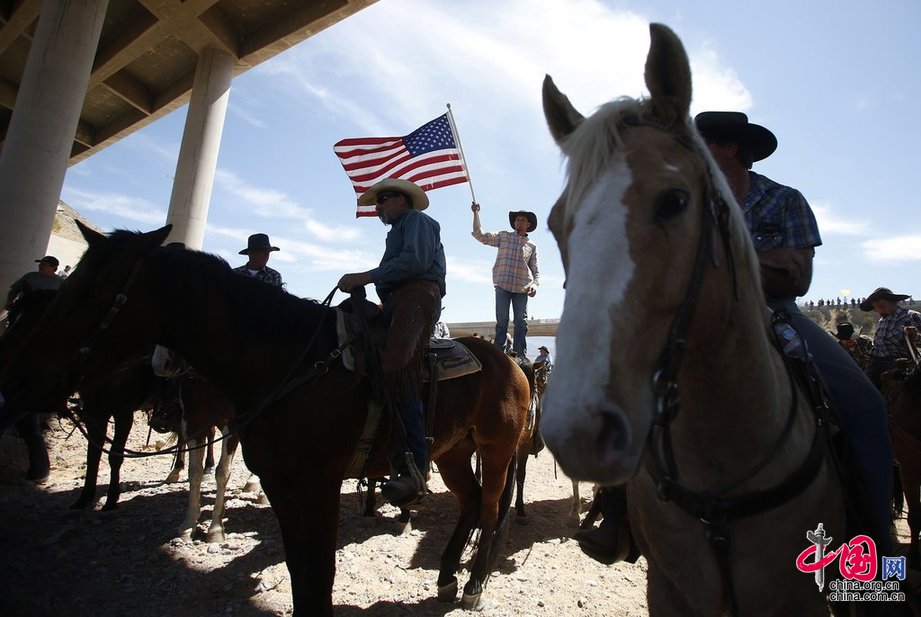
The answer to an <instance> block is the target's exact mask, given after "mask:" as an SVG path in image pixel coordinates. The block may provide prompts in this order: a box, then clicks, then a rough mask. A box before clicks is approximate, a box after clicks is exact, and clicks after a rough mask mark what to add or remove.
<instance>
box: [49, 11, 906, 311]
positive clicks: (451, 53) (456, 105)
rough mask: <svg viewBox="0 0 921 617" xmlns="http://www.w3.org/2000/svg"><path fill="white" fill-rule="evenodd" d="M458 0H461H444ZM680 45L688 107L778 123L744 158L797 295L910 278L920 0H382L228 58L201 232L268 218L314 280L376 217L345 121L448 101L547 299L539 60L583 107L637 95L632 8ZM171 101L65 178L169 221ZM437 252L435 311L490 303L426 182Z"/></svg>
mask: <svg viewBox="0 0 921 617" xmlns="http://www.w3.org/2000/svg"><path fill="white" fill-rule="evenodd" d="M461 6H463V10H459V9H460V7H461ZM650 21H658V22H662V23H665V24H667V25H669V26H670V27H672V28H673V29H674V30H675V31H676V32H677V34H678V36H679V37H681V38H682V40H683V42H684V44H685V47H686V49H687V51H688V54H689V56H690V59H691V65H692V72H693V80H694V98H693V102H692V113H697V112H699V111H703V110H706V109H722V110H730V109H733V110H740V111H745V112H746V113H748V115H749V117H750V118H751V120H752V121H754V122H757V123H760V124H763V125H765V126H767V127H768V128H769V129H771V130H772V131H773V132H774V133H775V134H776V135H777V137H778V140H779V143H780V146H779V148H778V150H777V152H776V153H775V154H774V155H773V156H772V157H770V158H769V159H767V160H765V161H762V162H760V163H757V164H756V165H755V171H758V172H759V173H762V174H765V175H767V176H769V177H771V178H773V179H774V180H777V181H778V182H781V183H783V184H788V185H790V186H794V187H796V188H798V189H799V190H800V191H802V193H803V194H804V195H805V196H806V198H807V199H808V200H809V202H810V204H811V205H812V207H813V209H814V210H815V212H816V215H817V218H818V221H819V226H820V230H821V232H822V236H823V239H824V242H825V244H824V246H822V247H820V248H819V249H818V250H817V255H816V260H815V276H814V279H813V284H812V289H811V290H810V292H809V294H808V295H807V296H806V299H814V300H817V299H818V298H820V297H826V298H828V297H831V298H834V297H836V296H842V295H847V294H850V295H851V296H854V297H860V296H866V295H868V294H869V293H870V292H871V291H872V290H873V289H874V288H876V287H878V286H881V285H882V286H887V287H891V288H892V289H894V290H895V291H896V292H900V293H909V294H914V295H916V296H918V297H921V286H919V282H918V277H917V276H916V271H917V269H918V268H919V266H921V221H919V217H918V216H917V215H916V212H917V201H918V197H917V195H916V194H915V189H914V181H915V180H916V179H917V175H918V174H919V173H921V154H919V152H921V148H919V144H921V114H919V110H918V102H919V100H921V71H919V70H918V68H917V64H918V61H919V60H921V37H918V36H917V28H918V26H919V24H921V3H918V2H917V1H916V0H891V1H890V0H881V2H878V3H867V2H857V1H854V0H838V1H831V0H827V1H826V0H800V1H792V0H781V1H775V2H769V3H768V2H763V3H744V2H738V1H734V2H729V1H724V0H717V1H708V2H694V3H688V2H683V1H680V0H670V1H666V0H655V1H652V2H650V1H643V2H640V1H638V0H637V1H632V2H631V1H624V2H615V1H600V0H505V1H503V2H495V1H493V0H470V1H465V2H463V3H459V2H451V1H449V0H380V1H379V2H378V3H376V4H374V5H372V6H371V7H369V8H367V9H365V10H363V11H361V12H359V13H358V14H356V15H355V16H353V17H351V18H349V19H348V20H346V21H345V22H343V23H340V24H337V25H335V26H333V27H331V28H328V29H327V30H324V31H323V32H320V33H318V34H316V35H315V36H313V37H312V38H310V39H308V40H307V41H305V42H304V43H302V44H301V45H299V46H297V47H295V48H293V49H291V50H289V51H287V52H285V53H283V54H281V55H279V56H277V57H276V58H274V59H273V60H271V61H269V62H267V63H264V64H262V65H260V66H258V67H256V68H255V69H252V70H250V71H249V72H247V73H245V74H243V75H241V76H239V77H237V78H236V79H235V80H234V83H233V89H232V92H231V97H230V106H229V109H228V113H227V120H226V125H225V129H224V134H223V139H222V142H221V153H220V157H219V159H218V172H217V177H216V180H215V185H214V194H213V196H212V201H211V208H210V213H209V220H208V228H207V232H206V235H205V241H204V250H206V251H209V252H213V253H217V254H219V255H221V256H223V257H224V258H225V259H227V260H228V261H229V262H230V264H231V265H234V266H236V265H239V264H241V263H243V261H244V258H243V257H241V256H238V255H237V251H238V250H239V249H240V248H243V247H244V246H245V244H246V237H247V236H248V235H249V234H250V233H254V232H257V231H261V232H266V233H268V234H269V235H270V237H271V239H272V241H273V243H274V244H276V245H277V246H279V247H281V249H282V251H281V252H278V253H273V256H272V261H271V262H270V265H272V266H273V267H275V268H276V269H278V270H279V271H280V272H281V273H282V275H283V277H284V279H285V281H286V282H287V288H288V290H289V291H290V292H292V293H295V294H297V295H300V296H306V297H312V298H322V297H324V296H325V295H326V294H327V293H328V292H329V290H330V289H332V288H333V286H334V285H335V283H336V281H337V280H338V279H339V277H340V276H341V275H342V274H344V273H346V272H354V271H359V270H364V269H367V268H370V267H372V266H374V265H376V264H377V262H378V260H379V258H380V255H381V253H382V252H383V246H384V237H385V235H386V230H387V228H385V227H384V226H383V225H381V223H380V221H378V220H377V219H373V218H363V219H358V220H356V219H355V218H354V213H355V197H354V193H353V191H352V188H351V185H350V183H349V180H348V178H347V177H346V175H345V173H344V172H343V170H342V168H341V166H340V164H339V161H338V159H337V158H336V157H335V155H334V154H333V144H334V143H335V142H336V141H338V140H340V139H342V138H345V137H367V136H389V135H402V134H405V133H408V132H409V131H411V130H413V129H415V128H417V127H418V126H420V125H421V124H423V123H424V122H427V121H428V120H431V119H432V118H435V117H436V116H438V115H440V114H442V113H444V111H445V103H451V105H452V108H453V110H454V115H455V119H456V122H457V126H458V131H459V133H460V138H461V141H462V143H463V147H464V151H465V154H466V158H467V164H468V166H469V170H470V175H471V178H472V180H473V188H474V190H475V191H476V196H477V199H478V201H479V202H480V203H481V204H482V212H481V219H482V221H483V227H484V229H485V230H487V231H497V230H500V229H506V228H508V216H507V213H508V211H509V210H513V209H514V210H517V209H527V210H533V211H534V212H536V213H537V216H538V219H539V227H538V230H537V231H536V232H534V233H533V234H532V238H533V239H534V240H535V241H536V243H537V245H538V255H539V257H540V263H541V274H542V278H543V284H542V286H541V288H540V291H539V293H538V295H537V296H536V297H535V298H532V299H531V301H530V304H529V313H530V314H531V315H533V316H534V317H536V318H553V317H558V316H559V315H560V312H561V310H562V306H563V290H562V282H563V273H562V265H561V263H560V259H559V253H558V252H557V249H556V245H555V243H554V242H553V239H552V237H551V235H550V233H549V232H548V231H547V230H546V217H547V214H548V212H549V210H550V207H551V206H552V204H553V203H554V201H555V200H556V197H557V196H558V194H559V192H560V191H561V189H562V187H563V182H564V168H563V165H562V161H561V159H560V155H559V151H558V150H557V148H556V146H555V144H554V143H553V141H552V139H551V138H550V136H549V133H548V131H547V128H546V125H545V122H544V119H543V112H542V110H541V105H540V87H541V81H542V79H543V76H544V74H545V73H549V74H551V75H552V76H553V78H554V80H555V81H556V83H557V85H558V87H559V88H560V89H561V90H562V91H563V92H565V93H566V94H568V95H569V97H570V99H571V100H572V101H573V103H574V104H575V105H576V107H577V108H579V109H580V110H581V111H582V112H583V113H589V112H591V111H592V110H593V109H595V108H596V107H597V106H599V105H600V104H602V103H604V102H606V101H608V100H610V99H612V98H615V97H617V96H621V95H628V96H634V97H635V96H640V95H643V94H645V88H644V86H643V81H642V74H643V63H644V61H645V57H646V52H647V50H648V47H649V34H648V23H649V22H650ZM185 113H186V108H182V109H180V110H177V111H176V112H173V113H172V114H170V115H169V116H167V117H165V118H163V119H161V120H160V121H158V122H156V123H154V124H152V125H150V126H148V127H146V128H144V129H142V130H141V131H138V132H137V133H135V134H133V135H131V136H130V137H128V138H126V139H123V140H122V141H121V142H119V143H117V144H115V145H113V146H110V147H109V148H107V149H106V150H103V151H102V152H100V153H98V154H96V155H94V156H92V157H90V158H89V159H87V160H86V161H83V162H81V163H79V164H77V165H75V166H73V167H71V168H70V169H69V170H68V173H67V177H66V180H65V184H64V190H63V193H62V199H63V200H64V201H65V202H67V203H68V204H70V205H71V206H73V207H74V208H76V209H77V210H78V211H80V212H81V213H83V214H84V215H85V216H87V217H88V218H90V220H92V221H93V222H94V223H96V224H97V225H99V226H100V227H102V228H104V229H115V228H127V229H141V230H149V229H153V228H155V227H159V226H161V225H162V224H163V223H164V222H165V220H166V213H167V209H168V206H169V198H170V192H171V185H172V178H173V175H174V174H175V167H176V159H177V157H178V153H179V144H180V141H181V137H182V129H183V124H184V121H185ZM429 197H430V199H431V201H432V206H431V207H430V208H429V210H428V212H429V214H431V215H432V216H434V217H435V218H436V219H438V220H439V221H440V223H441V226H442V241H443V243H444V246H445V253H446V255H447V260H448V281H447V284H448V295H447V297H446V298H445V300H444V305H445V312H444V319H445V320H446V321H448V322H456V321H469V320H487V319H490V318H491V317H492V316H493V312H494V311H493V304H494V301H493V298H494V295H493V290H492V284H491V267H492V263H493V260H494V258H495V249H493V248H491V247H486V246H483V245H481V244H479V243H478V242H476V241H475V240H474V239H473V238H472V237H471V236H470V230H471V212H470V201H471V197H470V189H469V187H468V185H466V184H461V185H457V186H452V187H446V188H443V189H438V190H436V191H433V192H431V193H430V194H429Z"/></svg>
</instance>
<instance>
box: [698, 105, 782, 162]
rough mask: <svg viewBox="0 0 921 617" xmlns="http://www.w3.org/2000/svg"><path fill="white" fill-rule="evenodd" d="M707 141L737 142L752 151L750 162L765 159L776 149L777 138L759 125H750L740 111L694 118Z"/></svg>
mask: <svg viewBox="0 0 921 617" xmlns="http://www.w3.org/2000/svg"><path fill="white" fill-rule="evenodd" d="M694 124H695V125H696V126H697V130H698V131H699V132H700V134H701V135H703V138H704V139H705V140H707V141H721V140H727V141H737V142H739V143H742V144H745V145H747V146H748V147H749V148H751V151H752V160H753V161H760V160H762V159H766V158H767V157H769V156H771V154H773V153H774V150H776V149H777V138H776V137H774V133H772V132H770V131H769V130H767V129H766V128H764V127H763V126H761V125H760V124H752V123H751V122H749V121H748V116H746V115H745V114H743V113H742V112H740V111H704V112H701V113H699V114H697V116H696V117H695V118H694Z"/></svg>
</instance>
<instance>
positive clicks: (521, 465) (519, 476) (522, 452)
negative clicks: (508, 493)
mask: <svg viewBox="0 0 921 617" xmlns="http://www.w3.org/2000/svg"><path fill="white" fill-rule="evenodd" d="M528 454H530V452H528V448H526V447H523V446H522V447H520V448H519V449H518V453H517V454H516V456H517V457H518V471H517V473H516V474H515V485H516V486H517V487H518V493H517V494H516V496H515V514H517V515H518V519H519V520H518V522H524V521H523V520H522V519H524V518H525V517H527V516H528V514H527V513H526V512H525V511H524V479H525V476H526V475H527V468H528Z"/></svg>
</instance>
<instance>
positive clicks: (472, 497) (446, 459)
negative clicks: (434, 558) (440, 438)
mask: <svg viewBox="0 0 921 617" xmlns="http://www.w3.org/2000/svg"><path fill="white" fill-rule="evenodd" d="M475 449H476V444H474V442H473V439H471V438H470V437H467V438H466V439H464V440H463V441H462V442H460V443H459V444H457V445H456V446H454V448H452V449H451V450H449V451H448V452H446V453H445V454H442V455H441V456H440V457H438V459H437V460H436V462H437V463H438V468H439V469H440V470H441V479H442V481H443V482H444V483H445V486H447V487H448V490H450V491H451V492H452V493H453V494H454V497H455V498H456V499H457V505H458V509H459V510H460V517H459V518H458V520H457V526H456V527H455V528H454V533H453V534H451V539H450V540H448V545H447V546H446V547H445V550H444V552H443V553H442V554H441V568H440V569H439V572H438V599H439V600H440V601H441V602H454V601H455V600H456V599H457V577H456V576H455V575H456V574H457V570H458V568H459V567H460V558H461V554H462V553H463V551H464V546H465V545H466V544H467V541H468V540H469V539H470V534H471V533H472V532H473V530H474V528H475V527H476V526H477V523H478V522H479V520H480V494H481V489H480V483H479V482H477V479H476V476H475V475H474V474H473V471H472V470H471V469H470V456H471V455H472V454H473V451H474V450H475Z"/></svg>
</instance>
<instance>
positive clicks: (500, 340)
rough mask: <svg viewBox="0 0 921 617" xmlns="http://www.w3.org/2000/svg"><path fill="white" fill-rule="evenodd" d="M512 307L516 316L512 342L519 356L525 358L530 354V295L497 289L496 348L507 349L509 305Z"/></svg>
mask: <svg viewBox="0 0 921 617" xmlns="http://www.w3.org/2000/svg"><path fill="white" fill-rule="evenodd" d="M509 304H511V305H512V312H513V313H514V316H515V338H514V340H513V342H512V349H514V350H515V351H516V352H517V353H518V355H519V356H522V357H524V356H525V355H526V354H527V352H528V342H527V340H526V337H527V335H528V294H526V293H512V292H511V291H506V290H504V289H502V288H501V287H496V346H497V347H499V349H505V338H506V336H507V335H508V305H509Z"/></svg>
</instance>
